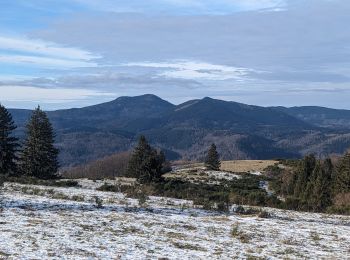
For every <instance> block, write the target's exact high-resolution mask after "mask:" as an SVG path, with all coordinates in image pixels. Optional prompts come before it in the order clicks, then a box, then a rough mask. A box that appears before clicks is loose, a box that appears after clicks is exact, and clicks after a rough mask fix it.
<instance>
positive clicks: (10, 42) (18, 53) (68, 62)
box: [0, 36, 101, 68]
mask: <svg viewBox="0 0 350 260" xmlns="http://www.w3.org/2000/svg"><path fill="white" fill-rule="evenodd" d="M98 58H101V57H100V56H98V55H94V54H92V53H91V52H88V51H85V50H81V49H79V48H71V47H66V46H60V45H58V44H55V43H53V42H48V41H42V40H33V39H28V38H13V37H4V36H0V62H1V63H5V64H20V65H34V66H39V67H40V66H41V67H43V68H46V67H50V68H77V67H94V66H97V64H96V62H94V61H93V60H95V59H98Z"/></svg>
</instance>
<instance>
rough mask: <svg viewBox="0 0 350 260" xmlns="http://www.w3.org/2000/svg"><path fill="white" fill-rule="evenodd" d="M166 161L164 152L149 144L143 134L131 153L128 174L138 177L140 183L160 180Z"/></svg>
mask: <svg viewBox="0 0 350 260" xmlns="http://www.w3.org/2000/svg"><path fill="white" fill-rule="evenodd" d="M164 163H165V155H164V153H163V152H160V153H158V152H157V150H155V149H153V148H152V147H151V146H150V145H149V144H148V142H147V140H146V138H145V137H144V136H141V137H140V139H139V142H138V145H137V146H136V147H135V149H134V152H133V154H132V155H131V158H130V161H129V165H128V169H127V174H128V176H130V177H134V178H137V179H138V181H139V182H140V183H149V182H158V181H160V180H161V178H162V174H163V165H164Z"/></svg>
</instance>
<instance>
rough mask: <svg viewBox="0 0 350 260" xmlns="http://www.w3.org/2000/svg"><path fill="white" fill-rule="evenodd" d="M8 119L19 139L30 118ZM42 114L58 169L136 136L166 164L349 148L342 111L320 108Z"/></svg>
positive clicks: (130, 103)
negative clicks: (162, 154) (211, 156)
mask: <svg viewBox="0 0 350 260" xmlns="http://www.w3.org/2000/svg"><path fill="white" fill-rule="evenodd" d="M10 112H11V113H12V114H13V117H14V120H15V122H16V124H17V125H18V126H19V128H18V131H17V134H18V136H19V137H23V131H24V125H25V122H26V120H27V119H28V117H29V116H30V113H31V111H29V110H21V109H11V110H10ZM47 113H48V115H49V117H50V120H51V121H52V123H53V126H54V128H55V130H56V134H57V138H56V141H57V146H58V147H59V148H60V150H61V155H60V161H61V164H62V165H63V166H70V165H77V164H81V163H85V162H87V161H90V160H94V159H97V158H100V157H103V156H106V155H110V154H113V153H115V152H118V151H125V150H128V149H130V148H131V147H132V145H133V144H134V143H135V140H136V139H137V137H138V136H139V135H140V134H144V135H146V136H147V137H148V138H149V139H150V141H151V143H153V144H154V145H156V146H158V147H159V148H162V149H164V150H166V152H167V154H168V156H169V157H170V158H171V159H177V158H181V157H182V158H186V159H192V160H200V159H202V158H203V156H204V153H205V151H206V149H207V148H208V146H209V145H210V143H212V142H215V143H216V144H217V146H218V150H219V152H220V154H221V156H222V158H223V159H271V158H277V157H300V156H302V155H303V154H305V153H311V152H313V153H316V154H322V155H325V154H330V153H342V152H344V151H345V150H346V149H347V148H348V147H350V111H348V110H336V109H329V108H323V107H292V108H285V107H260V106H252V105H246V104H242V103H237V102H233V101H222V100H217V99H212V98H209V97H205V98H203V99H197V100H190V101H187V102H184V103H182V104H180V105H173V104H171V103H170V102H168V101H166V100H163V99H161V98H159V97H158V96H155V95H151V94H146V95H142V96H136V97H119V98H117V99H115V100H113V101H110V102H107V103H102V104H98V105H93V106H88V107H84V108H73V109H65V110H57V111H49V112H47Z"/></svg>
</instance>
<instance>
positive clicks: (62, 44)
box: [0, 0, 350, 110]
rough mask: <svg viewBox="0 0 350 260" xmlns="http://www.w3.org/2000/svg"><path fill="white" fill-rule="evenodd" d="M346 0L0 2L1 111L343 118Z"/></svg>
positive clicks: (349, 53)
mask: <svg viewBox="0 0 350 260" xmlns="http://www.w3.org/2000/svg"><path fill="white" fill-rule="evenodd" d="M349 13H350V1H348V0H215V1H214V0H147V1H145V0H128V1H126V0H99V1H96V0H56V1H54V0H1V1H0V102H1V103H2V104H4V105H5V106H8V107H11V108H29V109H32V108H33V107H35V106H37V105H38V104H40V105H41V106H42V107H43V108H44V109H47V110H53V109H63V108H71V107H83V106H88V105H93V104H98V103H102V102H107V101H110V100H113V99H115V98H117V97H119V96H136V95H141V94H148V93H149V94H155V95H158V96H160V97H161V98H163V99H166V100H168V101H170V102H172V103H174V104H179V103H181V102H185V101H187V100H190V99H198V98H203V97H207V96H209V97H212V98H217V99H223V100H228V101H236V102H242V103H247V104H254V105H261V106H288V107H290V106H305V105H317V106H325V107H332V108H344V109H350V102H349V100H350V30H348V26H349V24H350V15H349Z"/></svg>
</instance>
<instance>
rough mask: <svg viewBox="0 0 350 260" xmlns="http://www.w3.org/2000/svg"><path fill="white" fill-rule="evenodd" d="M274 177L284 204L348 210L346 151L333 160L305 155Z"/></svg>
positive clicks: (349, 190)
mask: <svg viewBox="0 0 350 260" xmlns="http://www.w3.org/2000/svg"><path fill="white" fill-rule="evenodd" d="M278 181H279V183H278V184H277V185H275V186H276V188H277V191H278V192H279V194H280V195H282V196H284V197H285V198H286V205H287V207H288V208H291V209H296V210H307V211H315V212H324V211H329V212H337V213H350V153H346V154H345V155H344V156H343V157H341V158H340V159H339V160H338V161H337V162H335V163H334V162H332V160H331V159H330V158H327V159H324V160H320V159H317V158H316V157H315V156H314V155H307V156H305V157H304V159H302V160H300V161H299V162H297V164H296V165H295V167H294V170H292V171H286V172H284V173H283V174H281V175H280V177H279V178H278Z"/></svg>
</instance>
